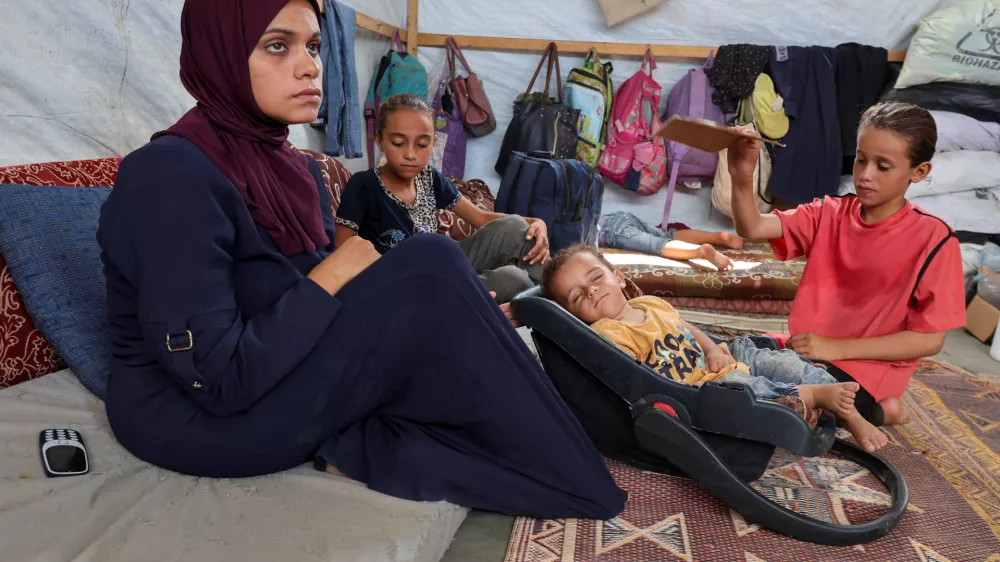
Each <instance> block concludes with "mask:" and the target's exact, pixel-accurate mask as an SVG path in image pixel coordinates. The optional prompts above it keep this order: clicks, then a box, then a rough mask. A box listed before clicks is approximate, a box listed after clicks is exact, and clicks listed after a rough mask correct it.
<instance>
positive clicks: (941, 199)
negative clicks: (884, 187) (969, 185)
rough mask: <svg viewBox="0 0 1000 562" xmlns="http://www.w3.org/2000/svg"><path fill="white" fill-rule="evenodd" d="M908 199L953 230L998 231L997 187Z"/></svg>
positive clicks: (999, 197) (999, 191)
mask: <svg viewBox="0 0 1000 562" xmlns="http://www.w3.org/2000/svg"><path fill="white" fill-rule="evenodd" d="M907 199H910V202H911V203H913V204H914V205H916V206H917V207H920V208H921V209H923V210H924V211H926V212H928V213H930V214H932V215H934V216H936V217H937V218H939V219H941V220H943V221H944V222H945V223H947V224H948V226H950V227H951V228H952V229H954V230H965V231H968V232H983V233H986V234H996V233H1000V188H993V189H977V190H975V191H963V192H961V193H949V194H947V195H932V196H930V197H916V198H913V197H907Z"/></svg>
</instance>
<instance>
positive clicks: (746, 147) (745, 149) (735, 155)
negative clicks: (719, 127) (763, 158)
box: [726, 127, 761, 189]
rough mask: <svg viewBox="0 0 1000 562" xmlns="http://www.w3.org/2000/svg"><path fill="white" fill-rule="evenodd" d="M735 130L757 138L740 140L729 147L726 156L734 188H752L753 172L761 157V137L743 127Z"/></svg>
mask: <svg viewBox="0 0 1000 562" xmlns="http://www.w3.org/2000/svg"><path fill="white" fill-rule="evenodd" d="M733 129H734V130H737V131H740V132H743V133H751V134H753V135H754V136H756V137H757V138H754V139H748V138H745V137H742V138H740V139H739V140H737V141H736V143H735V144H733V145H732V146H730V147H729V150H728V151H727V154H726V159H727V161H728V164H729V175H730V176H732V178H733V188H734V189H740V188H743V189H745V188H747V187H750V188H752V187H753V171H754V170H755V169H756V168H757V159H758V157H759V156H760V149H761V142H760V135H759V134H757V133H755V132H753V131H749V130H747V129H744V128H743V127H733Z"/></svg>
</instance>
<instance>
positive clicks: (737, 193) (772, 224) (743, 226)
mask: <svg viewBox="0 0 1000 562" xmlns="http://www.w3.org/2000/svg"><path fill="white" fill-rule="evenodd" d="M737 128H738V127H737ZM760 151H761V142H760V140H758V139H748V138H741V139H740V140H738V141H737V142H736V144H734V145H733V146H731V147H729V150H728V151H727V152H728V154H727V160H728V165H729V175H730V176H731V177H732V179H733V201H732V203H733V222H734V223H735V224H736V232H737V233H738V234H739V235H740V236H743V237H745V238H752V239H755V240H773V239H775V238H781V236H782V231H781V219H779V218H778V216H777V215H772V214H767V215H762V214H760V211H758V210H757V202H756V201H755V200H754V189H753V171H754V169H755V168H756V167H757V160H758V157H759V155H760Z"/></svg>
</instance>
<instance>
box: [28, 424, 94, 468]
mask: <svg viewBox="0 0 1000 562" xmlns="http://www.w3.org/2000/svg"><path fill="white" fill-rule="evenodd" d="M38 447H39V450H40V451H41V455H42V467H43V468H44V469H45V474H46V475H47V476H48V477H49V478H56V477H59V476H78V475H80V474H86V473H87V472H89V471H90V460H89V459H88V458H87V446H86V445H84V443H83V436H81V435H80V434H79V433H77V432H76V431H74V430H72V429H46V430H44V431H42V432H41V433H40V434H39V435H38Z"/></svg>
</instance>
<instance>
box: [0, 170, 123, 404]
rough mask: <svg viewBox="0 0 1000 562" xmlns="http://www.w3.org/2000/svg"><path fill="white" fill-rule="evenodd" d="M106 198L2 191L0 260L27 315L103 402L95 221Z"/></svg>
mask: <svg viewBox="0 0 1000 562" xmlns="http://www.w3.org/2000/svg"><path fill="white" fill-rule="evenodd" d="M109 193H111V190H110V189H108V188H104V187H75V188H68V187H38V186H27V185H2V186H0V201H3V203H2V204H0V254H2V255H3V257H4V260H6V261H7V268H8V269H9V270H10V274H11V277H13V279H14V284H15V285H17V288H18V290H19V291H20V292H21V295H22V296H23V297H24V306H25V309H26V310H27V312H28V314H30V315H31V318H32V319H33V320H34V321H35V326H36V327H37V328H38V329H39V330H41V332H42V333H43V334H45V337H46V338H48V340H49V342H50V343H51V344H52V347H53V348H54V349H55V350H56V352H57V353H58V354H59V355H60V356H62V358H63V359H65V360H66V364H67V365H69V367H70V369H72V370H73V373H75V374H76V376H77V377H78V378H79V379H80V382H82V383H83V385H84V386H85V387H87V389H89V390H90V391H91V392H93V393H94V394H96V395H98V396H100V397H101V398H104V393H105V391H106V390H107V386H108V367H109V361H110V358H111V346H110V336H109V333H108V322H107V314H108V307H107V290H106V287H105V283H104V272H103V271H102V269H101V250H100V247H99V246H98V245H97V219H98V217H99V215H100V211H101V205H103V204H104V201H105V200H106V199H107V198H108V194H109Z"/></svg>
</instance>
